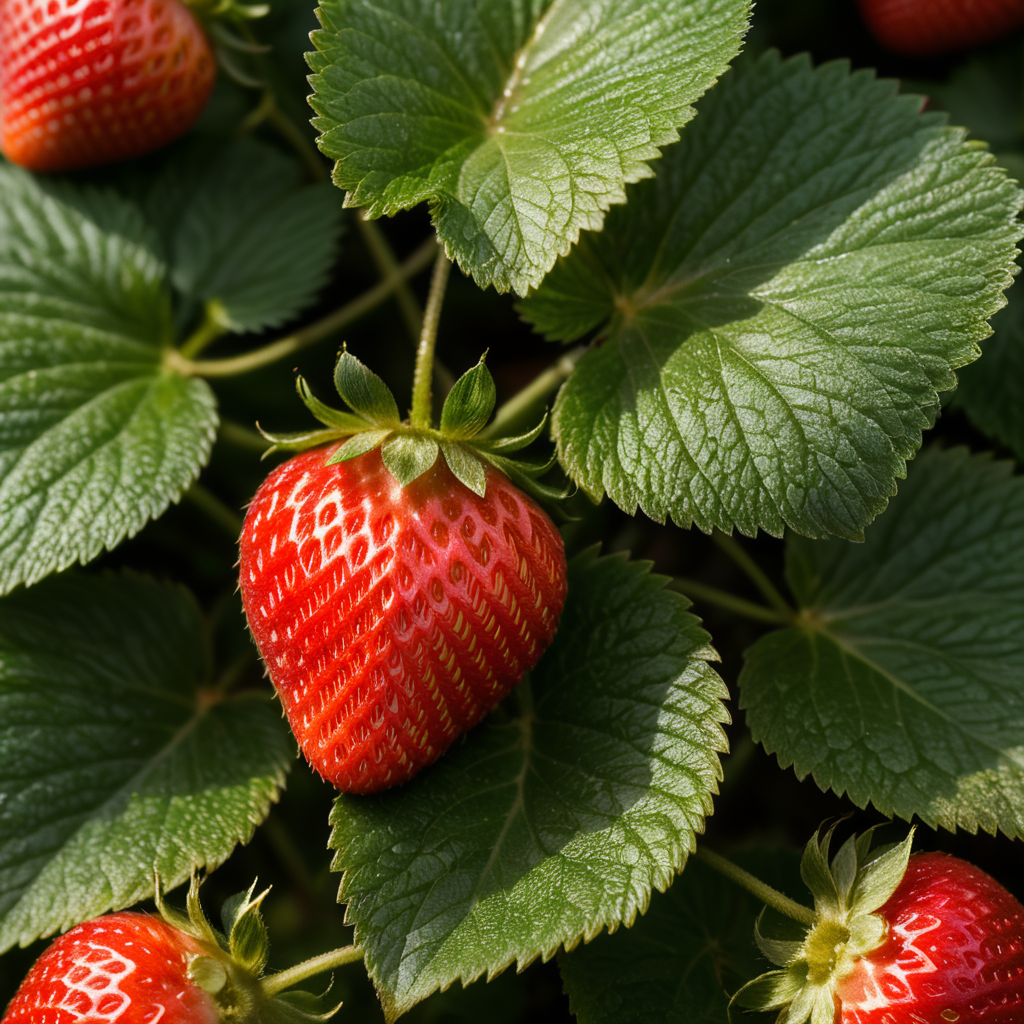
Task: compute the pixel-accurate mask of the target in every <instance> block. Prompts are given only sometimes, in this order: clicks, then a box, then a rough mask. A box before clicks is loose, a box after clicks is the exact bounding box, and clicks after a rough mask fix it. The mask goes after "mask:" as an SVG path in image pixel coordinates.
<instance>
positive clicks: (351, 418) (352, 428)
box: [295, 364, 398, 434]
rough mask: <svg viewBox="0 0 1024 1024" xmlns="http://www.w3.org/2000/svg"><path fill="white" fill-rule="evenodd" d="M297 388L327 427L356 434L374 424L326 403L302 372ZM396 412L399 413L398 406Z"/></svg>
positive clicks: (296, 382)
mask: <svg viewBox="0 0 1024 1024" xmlns="http://www.w3.org/2000/svg"><path fill="white" fill-rule="evenodd" d="M360 365H362V364H360ZM378 379H379V378H378ZM382 383H383V382H382ZM295 389H296V391H298V393H299V397H300V398H301V399H302V404H303V405H305V407H306V408H307V409H308V410H309V411H310V412H311V413H312V414H313V415H314V416H315V417H316V418H317V419H318V420H319V421H320V422H321V423H322V424H323V425H324V426H325V427H333V428H335V429H337V430H343V431H345V432H346V433H349V434H354V433H356V431H358V430H365V429H366V428H367V427H369V426H372V424H371V423H370V421H369V420H367V419H365V418H364V417H362V416H358V415H356V414H355V413H351V412H342V411H340V410H339V409H332V408H331V407H330V406H329V405H324V403H323V402H321V401H320V399H319V398H317V397H316V396H315V395H314V394H313V392H312V391H310V390H309V385H308V384H307V383H306V379H305V377H303V376H302V375H301V374H300V375H299V376H298V377H296V378H295ZM389 393H390V392H389ZM392 401H394V399H392ZM350 404H351V403H350ZM353 408H354V406H353ZM395 412H396V414H397V412H398V409H397V407H396V409H395Z"/></svg>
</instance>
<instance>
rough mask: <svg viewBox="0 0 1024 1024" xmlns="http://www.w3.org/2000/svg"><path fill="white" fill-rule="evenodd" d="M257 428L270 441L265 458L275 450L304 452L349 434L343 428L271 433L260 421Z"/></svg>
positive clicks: (264, 454)
mask: <svg viewBox="0 0 1024 1024" xmlns="http://www.w3.org/2000/svg"><path fill="white" fill-rule="evenodd" d="M256 428H257V429H258V430H259V432H260V433H261V434H262V435H263V436H264V437H265V438H266V439H267V440H268V441H269V442H270V447H269V448H268V449H267V450H266V451H265V452H264V453H263V456H262V457H263V458H264V459H265V458H266V457H267V456H268V455H273V454H274V452H304V451H306V450H307V449H309V448H316V447H319V446H320V445H324V444H330V443H331V442H332V441H340V440H341V439H342V438H343V437H347V436H349V435H347V434H346V433H345V432H344V431H341V430H300V431H298V432H296V433H294V434H271V433H269V432H268V431H266V430H264V429H263V428H262V427H261V426H260V425H259V424H258V423H257V424H256Z"/></svg>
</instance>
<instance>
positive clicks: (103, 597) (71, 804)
mask: <svg viewBox="0 0 1024 1024" xmlns="http://www.w3.org/2000/svg"><path fill="white" fill-rule="evenodd" d="M211 682H212V680H211V675H210V665H209V663H208V659H207V651H206V637H205V630H204V626H203V623H202V620H201V618H200V615H199V610H198V608H197V607H196V605H195V603H194V601H193V600H192V599H191V597H190V596H189V595H188V594H187V593H186V592H184V591H182V590H180V589H177V588H172V587H166V586H163V585H160V584H157V583H155V582H153V581H151V580H148V579H146V578H143V577H139V576H132V575H122V576H99V577H96V576H85V575H77V574H73V575H70V576H61V577H57V578H54V579H51V580H47V581H45V582H44V583H41V584H40V585H39V586H38V587H33V588H31V589H29V590H21V591H18V592H17V593H16V594H12V595H9V596H8V597H6V598H4V599H3V601H2V602H0V950H4V949H7V948H9V947H10V946H12V945H14V944H15V943H21V944H22V945H24V944H27V943H29V942H31V941H33V940H34V939H36V938H38V937H39V936H42V935H48V934H50V933H52V932H55V931H57V930H60V929H65V928H69V927H70V926H72V925H74V924H76V923H78V922H80V921H83V920H86V919H87V918H91V917H95V916H96V915H97V914H101V913H103V912H105V911H107V910H110V909H113V908H118V907H124V906H128V905H130V904H132V903H135V902H137V901H138V900H140V899H144V898H145V897H147V896H151V895H152V894H153V873H154V869H155V870H157V871H158V872H159V874H160V882H161V886H162V888H164V889H165V890H166V889H170V888H173V887H174V886H176V885H178V884H179V883H181V882H183V881H185V880H186V879H187V878H188V877H189V874H190V872H191V870H192V869H193V868H195V867H203V866H208V867H214V866H216V865H217V864H219V863H221V861H223V860H225V859H226V858H227V856H228V854H230V853H231V851H232V849H233V848H234V847H235V845H236V844H237V843H239V842H246V841H247V840H248V839H249V837H250V836H251V835H252V832H253V829H254V827H255V825H256V823H257V822H259V821H261V820H262V819H263V817H265V815H266V813H267V811H268V809H269V807H270V804H271V802H272V801H274V800H275V799H276V798H277V794H278V792H279V790H280V788H281V786H282V785H283V782H284V773H285V770H286V769H287V768H288V766H289V765H290V763H291V761H292V759H293V757H294V744H293V741H292V740H291V738H290V736H289V734H288V730H287V728H286V727H285V726H284V724H283V723H282V721H281V714H280V708H279V707H278V706H277V705H276V704H275V703H273V702H272V701H271V699H270V698H269V696H268V695H267V694H266V693H265V692H263V691H247V692H243V693H241V694H239V695H237V696H229V697H225V696H222V695H220V694H219V693H217V691H216V690H214V689H212V688H211Z"/></svg>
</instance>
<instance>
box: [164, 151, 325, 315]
mask: <svg viewBox="0 0 1024 1024" xmlns="http://www.w3.org/2000/svg"><path fill="white" fill-rule="evenodd" d="M304 178H305V175H304V172H303V169H302V167H301V165H300V164H298V163H297V162H296V161H295V160H293V159H291V158H290V157H288V156H285V155H284V154H283V153H281V152H280V151H279V150H277V149H274V148H272V147H271V146H268V145H265V144H263V143H260V142H257V141H255V140H254V139H241V140H239V141H236V142H232V143H230V144H229V145H226V146H223V147H221V148H219V149H215V150H214V151H213V152H212V153H211V151H210V146H209V143H208V142H203V143H202V144H197V145H196V146H194V147H192V148H190V149H186V150H185V151H184V152H182V153H180V154H178V155H176V156H175V157H174V158H173V159H171V160H169V161H168V163H167V166H166V168H165V169H164V171H163V173H162V174H161V175H159V176H158V177H157V179H156V181H155V182H154V183H153V186H152V188H151V190H150V195H149V199H148V202H147V212H148V214H149V216H150V217H151V218H152V220H153V222H154V223H155V224H156V225H158V227H159V228H160V232H161V235H162V236H163V238H164V245H165V247H166V250H167V253H168V262H169V263H170V266H171V275H172V281H173V284H174V287H175V288H176V289H177V290H178V291H179V292H180V293H181V295H182V296H183V297H184V299H185V302H184V303H183V304H182V316H183V318H187V317H188V316H190V315H192V314H194V313H195V311H196V309H197V308H200V307H202V306H203V305H205V304H206V303H207V302H210V301H212V300H215V301H216V302H217V303H218V304H219V306H220V310H221V313H222V317H223V322H224V323H225V324H226V326H227V327H228V328H229V329H230V330H233V331H238V332H242V331H261V330H264V329H266V328H268V327H277V326H280V325H281V324H283V323H285V322H286V321H288V320H290V319H292V318H293V317H294V316H295V315H296V314H297V313H299V312H301V311H302V310H303V309H304V308H305V307H306V306H308V305H309V304H310V303H311V302H312V301H313V300H314V299H315V298H316V295H317V293H318V292H319V291H320V289H321V288H322V287H323V286H324V285H325V284H326V283H327V281H328V279H329V276H330V272H331V268H332V266H333V263H334V260H335V257H336V255H337V248H338V241H339V238H340V235H341V218H342V203H341V202H340V201H339V198H338V194H337V190H336V189H333V188H331V187H330V186H329V185H327V184H319V185H309V184H307V183H306V182H305V180H304Z"/></svg>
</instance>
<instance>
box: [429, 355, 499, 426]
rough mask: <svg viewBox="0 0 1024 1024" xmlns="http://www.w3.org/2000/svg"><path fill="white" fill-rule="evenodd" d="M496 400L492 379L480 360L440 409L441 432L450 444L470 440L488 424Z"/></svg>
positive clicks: (450, 393)
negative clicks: (450, 441)
mask: <svg viewBox="0 0 1024 1024" xmlns="http://www.w3.org/2000/svg"><path fill="white" fill-rule="evenodd" d="M496 400H497V392H496V391H495V390H494V378H493V377H492V376H491V371H490V370H488V369H487V367H486V365H484V361H483V359H481V360H480V362H479V363H477V364H476V366H474V367H473V369H472V370H467V371H466V372H465V373H464V374H463V375H462V376H461V377H460V378H459V379H458V380H457V381H456V382H455V384H454V386H453V387H452V389H451V391H449V392H448V396H447V397H446V398H445V400H444V407H443V408H442V409H441V433H442V434H444V435H445V437H446V438H449V439H451V440H453V441H463V440H465V439H466V438H470V437H473V436H474V435H475V434H478V433H479V432H480V431H481V430H483V428H484V427H485V426H486V425H487V421H488V420H489V419H490V418H491V413H492V412H493V411H494V403H495V401H496Z"/></svg>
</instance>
